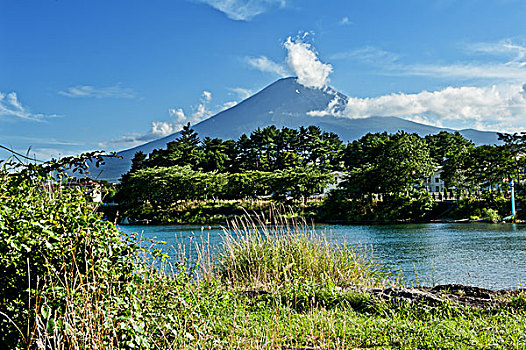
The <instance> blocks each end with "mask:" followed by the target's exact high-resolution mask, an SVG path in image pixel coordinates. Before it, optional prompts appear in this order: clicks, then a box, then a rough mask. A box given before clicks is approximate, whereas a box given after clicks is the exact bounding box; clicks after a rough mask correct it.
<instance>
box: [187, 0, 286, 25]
mask: <svg viewBox="0 0 526 350" xmlns="http://www.w3.org/2000/svg"><path fill="white" fill-rule="evenodd" d="M197 1H199V2H202V3H205V4H208V5H210V6H212V7H213V8H215V9H216V10H219V11H221V12H223V13H224V14H226V15H227V16H228V18H230V19H233V20H235V21H250V20H251V19H252V18H254V17H255V16H257V15H260V14H262V13H264V12H267V11H268V10H270V9H271V8H272V7H275V6H279V7H285V5H286V1H285V0H197Z"/></svg>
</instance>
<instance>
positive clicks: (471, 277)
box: [120, 223, 526, 289]
mask: <svg viewBox="0 0 526 350" xmlns="http://www.w3.org/2000/svg"><path fill="white" fill-rule="evenodd" d="M120 229H121V230H122V231H124V232H126V233H132V232H137V233H139V234H141V233H142V234H143V235H144V237H147V238H155V239H156V240H158V241H165V242H167V245H166V246H164V248H163V249H164V250H166V251H167V252H168V254H170V255H171V256H177V255H179V254H180V252H181V251H182V245H184V249H185V251H186V255H187V256H189V257H191V258H195V255H196V248H195V247H196V244H195V243H203V242H209V247H210V248H209V249H210V250H211V251H212V253H213V252H215V251H217V249H218V247H219V246H220V244H221V242H222V237H221V234H222V229H221V228H219V227H209V226H204V227H201V226H136V225H122V226H120ZM316 230H317V231H323V232H325V233H326V235H327V236H328V237H329V239H330V240H331V241H332V242H334V243H342V242H347V244H352V245H361V246H365V247H366V248H367V249H368V250H370V249H371V248H372V250H373V255H374V257H375V259H376V260H377V261H379V262H382V263H383V264H385V265H386V266H387V267H388V268H389V269H390V270H391V271H393V272H394V273H395V274H396V275H400V276H402V278H403V280H404V281H405V282H406V284H409V285H411V284H423V285H433V284H437V283H440V284H442V283H462V284H469V285H474V286H479V287H485V288H493V289H501V288H518V287H521V286H523V285H524V284H526V225H516V224H483V223H480V224H479V223H477V224H453V223H451V224H447V223H432V224H403V225H367V226H365V225H364V226H361V225H354V226H345V225H317V226H316Z"/></svg>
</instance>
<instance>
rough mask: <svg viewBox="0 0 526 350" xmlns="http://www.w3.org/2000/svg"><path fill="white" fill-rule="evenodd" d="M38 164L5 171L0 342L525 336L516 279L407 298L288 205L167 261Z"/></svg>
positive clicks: (407, 345)
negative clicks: (213, 251) (493, 289)
mask: <svg viewBox="0 0 526 350" xmlns="http://www.w3.org/2000/svg"><path fill="white" fill-rule="evenodd" d="M4 166H5V163H4ZM55 168H56V167H55ZM47 170H49V168H47V169H46V167H45V166H44V167H43V166H36V167H31V168H30V169H29V171H22V172H13V171H6V170H5V167H4V168H3V170H2V171H0V189H1V190H0V260H1V261H0V269H1V271H0V272H1V273H0V345H1V347H2V348H8V349H132V348H133V349H203V348H207V349H208V348H214V349H238V348H246V349H276V348H282V349H298V348H304V349H305V348H306V349H329V348H334V349H355V348H402V349H462V348H464V349H469V348H472V349H480V348H498V349H518V348H524V347H525V346H526V337H525V336H524V334H526V329H525V328H526V295H525V294H524V292H521V291H517V292H514V293H504V294H502V295H501V296H499V297H495V298H494V299H489V300H486V301H487V302H486V303H485V304H484V305H482V306H479V307H475V306H466V305H465V304H462V303H458V302H455V301H447V300H444V301H439V302H437V301H436V300H435V299H432V300H433V302H431V301H428V300H427V299H425V298H423V299H418V298H417V299H411V298H408V297H406V294H404V293H405V292H404V291H403V290H401V289H400V288H401V286H400V282H399V281H393V280H392V279H391V277H390V276H389V274H388V271H385V270H384V269H383V268H382V267H381V266H380V265H378V264H377V263H375V260H374V257H373V256H371V255H370V252H368V251H364V250H362V249H359V248H357V247H349V246H346V245H334V244H332V243H331V242H329V241H327V238H326V237H324V236H323V234H321V233H319V232H316V230H315V228H314V227H313V226H312V225H307V224H306V222H305V221H302V220H300V219H298V220H292V221H291V220H287V219H286V218H285V216H284V215H282V214H283V213H281V214H280V213H273V214H272V216H268V215H267V216H261V215H259V216H257V218H259V221H258V220H257V219H256V221H254V219H251V218H245V219H243V220H238V221H234V222H232V223H231V226H230V228H227V229H226V230H225V240H224V243H223V247H222V249H221V250H220V253H219V255H214V256H211V255H208V254H207V250H206V249H205V248H206V247H203V249H201V250H200V252H201V254H200V256H199V259H198V261H197V262H194V263H190V260H185V259H184V258H181V259H180V260H177V259H175V260H173V259H172V260H170V261H171V263H168V261H169V260H168V259H167V256H166V255H165V254H164V253H163V251H162V250H159V249H157V248H156V246H155V245H154V242H145V241H141V240H140V239H137V238H136V237H138V235H130V236H129V237H127V236H125V235H123V234H122V233H120V232H118V231H117V229H116V228H115V226H114V225H113V224H111V223H109V222H107V221H101V220H100V216H99V215H98V214H97V213H96V207H95V206H94V204H93V203H92V201H91V198H90V196H89V194H86V193H85V189H83V188H80V187H76V188H75V187H67V186H60V183H61V182H60V178H57V175H54V177H53V179H52V180H53V181H48V180H50V178H49V177H46V176H45V175H42V174H45V173H46V172H47ZM51 184H52V185H51ZM288 216H290V215H288ZM265 224H267V225H265ZM389 288H390V289H389ZM397 288H398V289H397ZM446 289H447V288H446ZM397 290H398V291H400V293H398V292H397V293H398V294H396V293H392V292H393V291H397ZM379 291H384V292H385V293H383V294H385V295H387V294H388V292H389V291H390V292H389V293H391V294H390V295H392V297H389V298H384V297H379V296H378V292H379ZM449 292H450V293H455V295H457V294H458V295H459V296H461V294H463V293H464V292H463V291H462V290H457V289H453V288H451V290H449ZM396 295H398V296H396ZM499 295H500V294H499Z"/></svg>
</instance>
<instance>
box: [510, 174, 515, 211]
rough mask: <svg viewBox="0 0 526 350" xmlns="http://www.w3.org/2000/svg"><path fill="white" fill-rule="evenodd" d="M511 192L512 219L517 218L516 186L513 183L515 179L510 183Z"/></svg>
mask: <svg viewBox="0 0 526 350" xmlns="http://www.w3.org/2000/svg"><path fill="white" fill-rule="evenodd" d="M510 191H511V217H512V218H514V217H515V184H514V182H513V179H511V183H510Z"/></svg>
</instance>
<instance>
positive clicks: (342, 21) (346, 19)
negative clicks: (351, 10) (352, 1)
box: [338, 17, 352, 26]
mask: <svg viewBox="0 0 526 350" xmlns="http://www.w3.org/2000/svg"><path fill="white" fill-rule="evenodd" d="M338 24H339V25H341V26H346V25H350V24H352V22H351V20H350V19H349V17H343V18H342V19H340V21H339V22H338Z"/></svg>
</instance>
